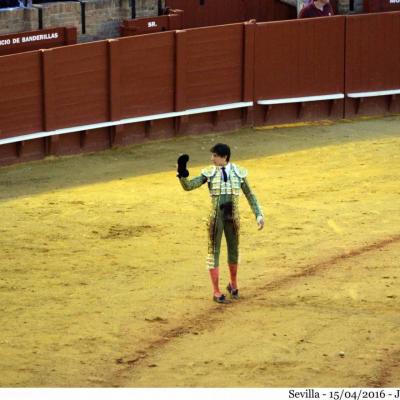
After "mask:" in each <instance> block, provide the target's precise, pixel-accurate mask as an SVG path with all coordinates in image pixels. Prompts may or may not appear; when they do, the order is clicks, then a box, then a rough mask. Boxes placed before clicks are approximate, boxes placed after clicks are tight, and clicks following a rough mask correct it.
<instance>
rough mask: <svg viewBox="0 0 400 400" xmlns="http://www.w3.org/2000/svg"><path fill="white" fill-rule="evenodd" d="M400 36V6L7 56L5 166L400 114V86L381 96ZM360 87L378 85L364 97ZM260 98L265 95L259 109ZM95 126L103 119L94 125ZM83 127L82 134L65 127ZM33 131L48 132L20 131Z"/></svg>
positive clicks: (0, 72) (0, 158)
mask: <svg viewBox="0 0 400 400" xmlns="http://www.w3.org/2000/svg"><path fill="white" fill-rule="evenodd" d="M399 33H400V13H399V12H397V13H384V14H376V15H373V14H369V15H361V16H350V17H340V16H339V17H330V18H320V19H318V18H315V19H309V20H296V21H285V22H283V21H281V22H272V23H259V24H256V23H251V22H249V23H244V24H232V25H225V26H213V27H207V28H199V29H188V30H177V31H171V32H164V33H156V34H150V35H142V36H134V37H127V38H121V39H112V40H108V41H101V42H94V43H89V44H81V45H75V46H67V47H62V48H54V49H48V50H41V51H35V52H29V53H25V54H17V55H10V56H4V57H0V92H1V94H2V96H1V97H0V140H2V141H3V143H2V144H1V145H0V163H12V162H16V161H24V160H28V159H35V158H42V157H43V156H44V155H46V154H67V153H76V152H79V151H93V150H97V149H104V148H107V147H110V146H113V145H115V144H128V143H133V142H138V141H139V142H140V141H143V140H145V139H148V138H154V137H168V136H173V135H176V134H179V133H181V132H185V133H188V132H193V131H209V130H211V129H221V130H222V129H226V128H228V127H229V128H230V129H233V128H236V127H239V126H241V125H242V124H243V123H255V124H264V123H265V122H267V123H277V122H291V121H297V120H299V119H307V120H310V119H321V118H327V117H329V118H340V117H343V116H351V115H354V114H355V113H356V112H357V111H359V112H360V113H375V112H380V113H382V112H399V111H400V104H399V100H397V98H396V97H395V96H396V95H397V94H393V93H392V94H390V96H389V95H387V94H386V92H384V94H386V95H385V96H377V95H376V93H375V92H376V91H386V90H391V91H394V90H397V91H398V94H400V58H399V54H400V48H399V47H400V44H399V42H398V37H399ZM345 55H346V59H345ZM360 92H367V94H368V92H372V93H375V94H373V96H372V97H366V98H365V100H364V103H362V104H361V101H360V100H359V99H360V98H364V97H365V96H364V97H359V98H356V97H354V94H359V93H360ZM344 94H346V96H353V97H352V98H346V101H345V103H346V108H345V111H346V114H343V112H344V108H343V100H342V99H340V97H332V95H335V96H338V95H340V96H342V97H343V96H344ZM315 96H318V97H317V98H315ZM321 96H322V97H321ZM329 96H331V97H329ZM328 98H329V100H328ZM333 98H335V99H336V98H337V99H340V100H335V101H336V103H335V102H334V100H333ZM253 101H254V102H255V103H257V102H258V101H262V103H261V104H259V105H256V106H255V107H254V109H253V110H252V109H251V108H250V109H249V110H247V108H246V107H248V106H251V104H252V102H253ZM244 102H250V103H249V104H248V103H244ZM204 107H207V108H206V109H204ZM243 107H244V108H243ZM198 108H202V109H200V110H199V109H198ZM252 111H254V112H252ZM110 121H113V122H110ZM87 124H96V126H91V127H90V133H87V132H86V129H88V128H87V127H85V126H84V125H87ZM74 126H75V127H76V126H78V128H75V129H79V131H78V132H74V133H71V131H70V130H68V131H65V128H68V127H74ZM55 129H64V130H63V131H55V132H53V131H54V130H55ZM48 132H51V135H53V136H51V137H48V138H43V137H44V136H46V135H48ZM30 133H35V134H36V138H35V139H33V140H30V138H25V137H24V138H18V139H15V137H16V136H19V135H23V134H30ZM60 133H64V134H60ZM5 138H14V139H13V140H19V141H20V142H18V143H12V144H6V139H5ZM28 139H29V140H28ZM21 140H25V141H21Z"/></svg>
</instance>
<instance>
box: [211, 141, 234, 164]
mask: <svg viewBox="0 0 400 400" xmlns="http://www.w3.org/2000/svg"><path fill="white" fill-rule="evenodd" d="M210 151H211V153H215V154H216V155H217V156H220V157H225V156H226V161H229V159H230V158H231V149H230V147H229V146H228V145H227V144H224V143H217V144H216V145H214V146H213V147H211V149H210Z"/></svg>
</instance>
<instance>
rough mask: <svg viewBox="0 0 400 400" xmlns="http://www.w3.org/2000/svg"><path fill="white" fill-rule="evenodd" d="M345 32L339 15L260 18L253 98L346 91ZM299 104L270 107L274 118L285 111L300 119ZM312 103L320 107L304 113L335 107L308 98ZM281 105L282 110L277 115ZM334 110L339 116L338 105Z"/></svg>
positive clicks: (314, 113) (284, 116)
mask: <svg viewBox="0 0 400 400" xmlns="http://www.w3.org/2000/svg"><path fill="white" fill-rule="evenodd" d="M344 35H345V17H340V16H338V17H329V18H312V19H303V20H296V21H282V22H271V23H259V24H257V29H256V44H255V100H256V101H257V100H261V99H269V100H271V99H285V98H299V97H309V96H318V95H328V94H335V93H344ZM304 104H305V103H304ZM330 106H332V104H331V105H330ZM296 107H297V106H296V105H293V104H288V105H280V106H274V107H271V108H272V109H273V110H272V111H273V113H272V115H271V116H270V117H271V118H272V120H273V121H274V122H275V121H279V120H280V119H281V117H282V119H285V120H286V121H290V120H293V119H297V118H298V115H297V114H296V112H297V111H298V110H297V109H296ZM313 107H314V108H315V107H316V109H314V110H312V112H311V113H308V114H304V117H306V118H318V117H321V116H323V115H324V113H326V112H327V113H328V114H329V113H331V112H332V109H331V108H330V107H325V106H324V109H319V108H318V107H319V106H318V105H317V104H315V103H311V102H310V103H309V104H307V108H309V109H310V108H311V109H312V108H313ZM279 108H281V109H282V110H281V112H282V115H281V116H278V115H276V119H274V115H273V114H274V113H276V112H278V113H279ZM335 110H336V111H335V113H334V114H333V115H332V116H333V117H336V118H337V117H341V116H342V110H341V108H340V107H338V106H336V107H335ZM261 122H262V120H261V119H260V118H259V119H258V123H261Z"/></svg>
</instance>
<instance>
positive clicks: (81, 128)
mask: <svg viewBox="0 0 400 400" xmlns="http://www.w3.org/2000/svg"><path fill="white" fill-rule="evenodd" d="M252 105H253V102H252V101H242V102H238V103H229V104H220V105H217V106H209V107H201V108H191V109H189V110H184V111H175V112H170V113H165V114H154V115H147V116H143V117H134V118H125V119H120V120H118V121H109V122H99V123H97V124H89V125H79V126H73V127H70V128H61V129H55V130H54V131H43V132H35V133H29V134H27V135H21V136H14V137H11V138H7V139H0V145H2V144H9V143H16V142H22V141H24V140H32V139H39V138H43V137H48V136H55V135H63V134H65V133H73V132H81V131H88V130H91V129H98V128H107V127H110V126H117V125H125V124H133V123H136V122H146V121H154V120H157V119H164V118H174V117H183V116H186V115H194V114H202V113H207V112H215V111H223V110H233V109H235V108H245V107H251V106H252Z"/></svg>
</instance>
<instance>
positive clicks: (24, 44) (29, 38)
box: [0, 27, 77, 56]
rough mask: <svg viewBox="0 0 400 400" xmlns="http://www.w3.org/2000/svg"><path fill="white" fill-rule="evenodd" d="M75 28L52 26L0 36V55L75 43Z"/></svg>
mask: <svg viewBox="0 0 400 400" xmlns="http://www.w3.org/2000/svg"><path fill="white" fill-rule="evenodd" d="M76 41H77V34H76V28H75V27H72V28H52V29H43V30H40V31H30V32H21V33H13V34H10V35H2V36H0V56H4V55H7V54H15V53H23V52H25V51H33V50H39V49H49V48H52V47H59V46H64V45H69V44H76Z"/></svg>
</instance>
